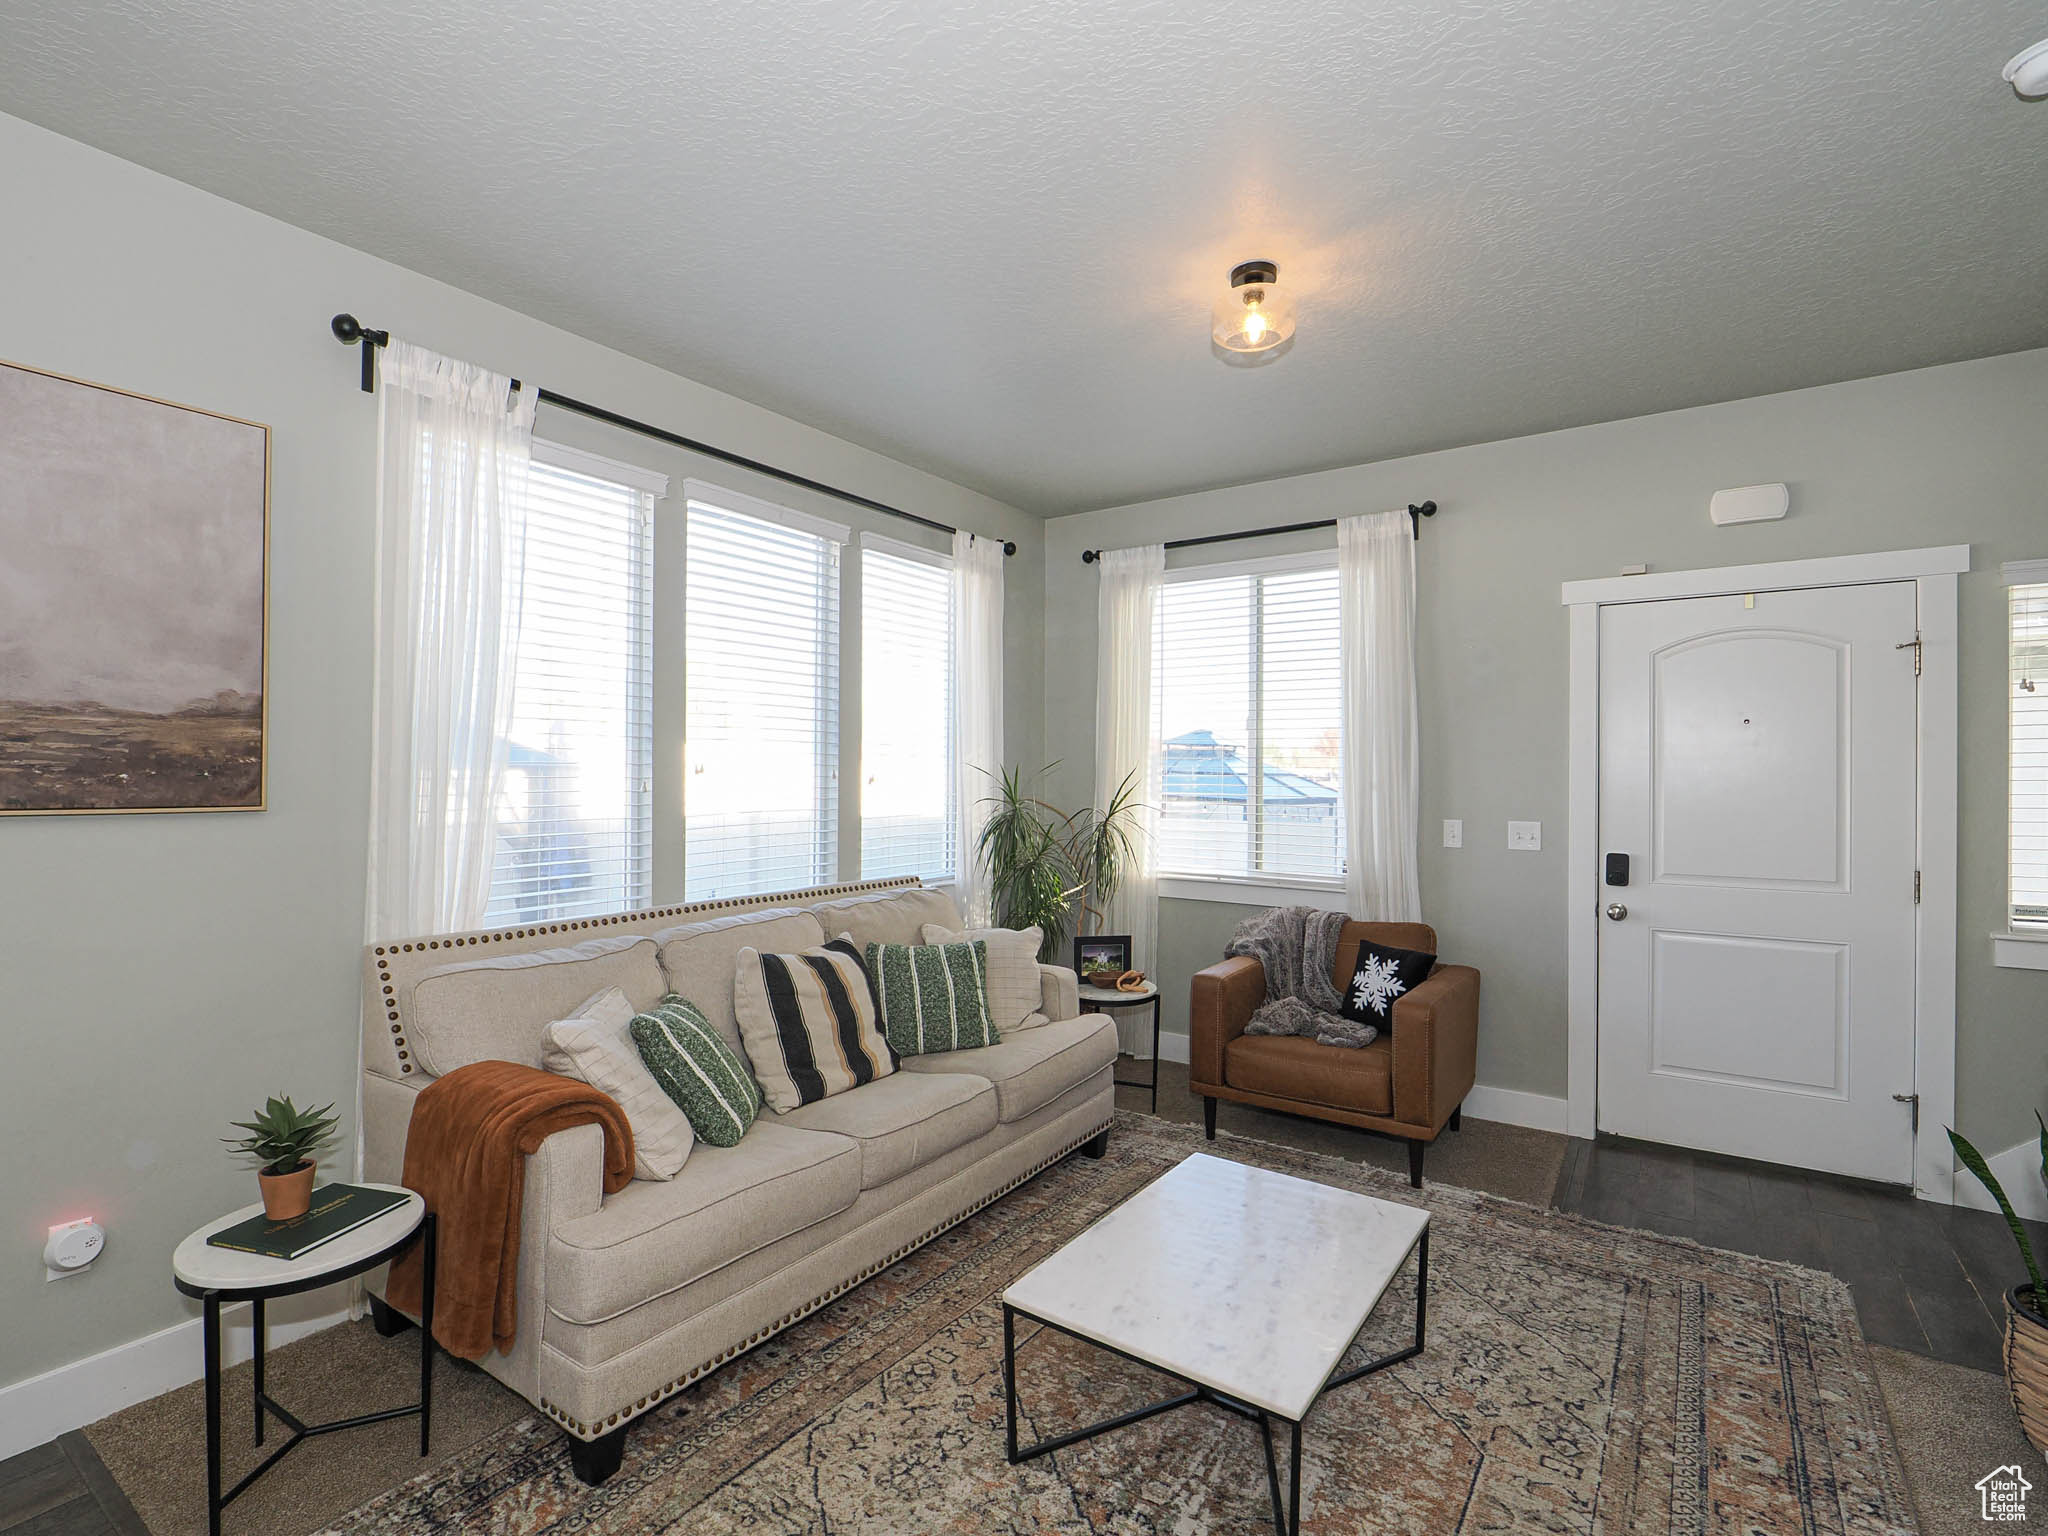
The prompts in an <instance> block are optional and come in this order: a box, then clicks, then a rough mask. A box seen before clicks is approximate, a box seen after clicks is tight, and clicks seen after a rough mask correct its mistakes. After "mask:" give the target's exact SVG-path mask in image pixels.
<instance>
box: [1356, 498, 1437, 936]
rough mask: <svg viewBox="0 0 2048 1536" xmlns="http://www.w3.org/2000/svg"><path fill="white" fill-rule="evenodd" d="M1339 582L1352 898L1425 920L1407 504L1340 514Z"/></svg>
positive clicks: (1366, 911)
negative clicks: (1402, 507) (1352, 514)
mask: <svg viewBox="0 0 2048 1536" xmlns="http://www.w3.org/2000/svg"><path fill="white" fill-rule="evenodd" d="M1337 585H1338V613H1339V618H1338V624H1339V630H1340V633H1341V635H1342V645H1341V655H1342V663H1341V665H1342V669H1343V687H1344V832H1345V839H1346V855H1347V857H1346V860H1345V873H1344V890H1345V902H1346V905H1347V906H1348V907H1349V908H1350V911H1351V915H1352V916H1353V917H1358V918H1363V919H1364V920H1366V921H1367V922H1382V923H1384V922H1420V921H1422V882H1421V878H1420V875H1419V865H1420V862H1421V842H1420V838H1421V814H1422V803H1421V794H1422V748H1421V742H1420V740H1419V739H1418V738H1419V731H1418V727H1417V709H1416V697H1415V534H1414V530H1413V527H1412V525H1411V522H1410V519H1409V516H1408V514H1407V512H1406V511H1405V510H1404V511H1395V512H1372V513H1367V514H1365V515H1363V516H1360V517H1344V518H1339V519H1338V520H1337Z"/></svg>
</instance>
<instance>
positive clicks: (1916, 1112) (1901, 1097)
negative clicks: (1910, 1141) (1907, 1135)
mask: <svg viewBox="0 0 2048 1536" xmlns="http://www.w3.org/2000/svg"><path fill="white" fill-rule="evenodd" d="M1892 1102H1893V1103H1895V1104H1907V1105H1911V1106H1912V1110H1913V1134H1914V1135H1916V1136H1917V1135H1919V1134H1920V1095H1919V1094H1917V1093H1895V1094H1893V1095H1892Z"/></svg>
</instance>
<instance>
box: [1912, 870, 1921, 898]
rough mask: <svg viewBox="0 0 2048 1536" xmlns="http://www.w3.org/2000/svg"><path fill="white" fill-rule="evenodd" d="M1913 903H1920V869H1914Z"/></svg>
mask: <svg viewBox="0 0 2048 1536" xmlns="http://www.w3.org/2000/svg"><path fill="white" fill-rule="evenodd" d="M1913 905H1914V906H1916V907H1917V906H1919V905H1920V871H1919V870H1917V869H1916V870H1914V871H1913Z"/></svg>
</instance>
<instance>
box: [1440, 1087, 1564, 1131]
mask: <svg viewBox="0 0 2048 1536" xmlns="http://www.w3.org/2000/svg"><path fill="white" fill-rule="evenodd" d="M1564 1111H1565V1101H1564V1100H1563V1099H1554V1098H1552V1097H1551V1096H1550V1095H1549V1094H1547V1093H1524V1092H1523V1091H1522V1090H1521V1089H1519V1088H1495V1087H1492V1086H1490V1085H1488V1084H1486V1083H1474V1084H1473V1085H1472V1091H1471V1092H1470V1093H1468V1094H1466V1095H1465V1113H1466V1114H1468V1115H1470V1116H1471V1117H1472V1118H1473V1119H1474V1120H1496V1121H1499V1122H1500V1123H1501V1124H1502V1125H1520V1126H1526V1127H1528V1128H1529V1129H1530V1130H1532V1131H1555V1132H1556V1133H1557V1134H1558V1135H1560V1136H1562V1135H1563V1134H1564V1130H1565V1118H1564Z"/></svg>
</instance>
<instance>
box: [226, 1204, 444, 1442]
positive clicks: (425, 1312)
mask: <svg viewBox="0 0 2048 1536" xmlns="http://www.w3.org/2000/svg"><path fill="white" fill-rule="evenodd" d="M420 1225H421V1227H422V1228H424V1229H425V1230H424V1231H423V1233H422V1234H421V1237H420V1241H421V1242H423V1243H425V1244H426V1253H425V1256H424V1257H425V1268H426V1274H425V1275H424V1276H423V1277H422V1284H421V1286H420V1454H421V1455H422V1456H424V1455H426V1454H427V1437H428V1435H429V1434H430V1433H432V1430H433V1423H434V1258H435V1253H436V1250H437V1248H438V1246H439V1242H438V1234H437V1233H436V1231H435V1228H434V1213H433V1212H432V1211H429V1212H427V1214H426V1215H425V1216H424V1217H422V1218H421V1219H420ZM259 1305H261V1303H259Z"/></svg>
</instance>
